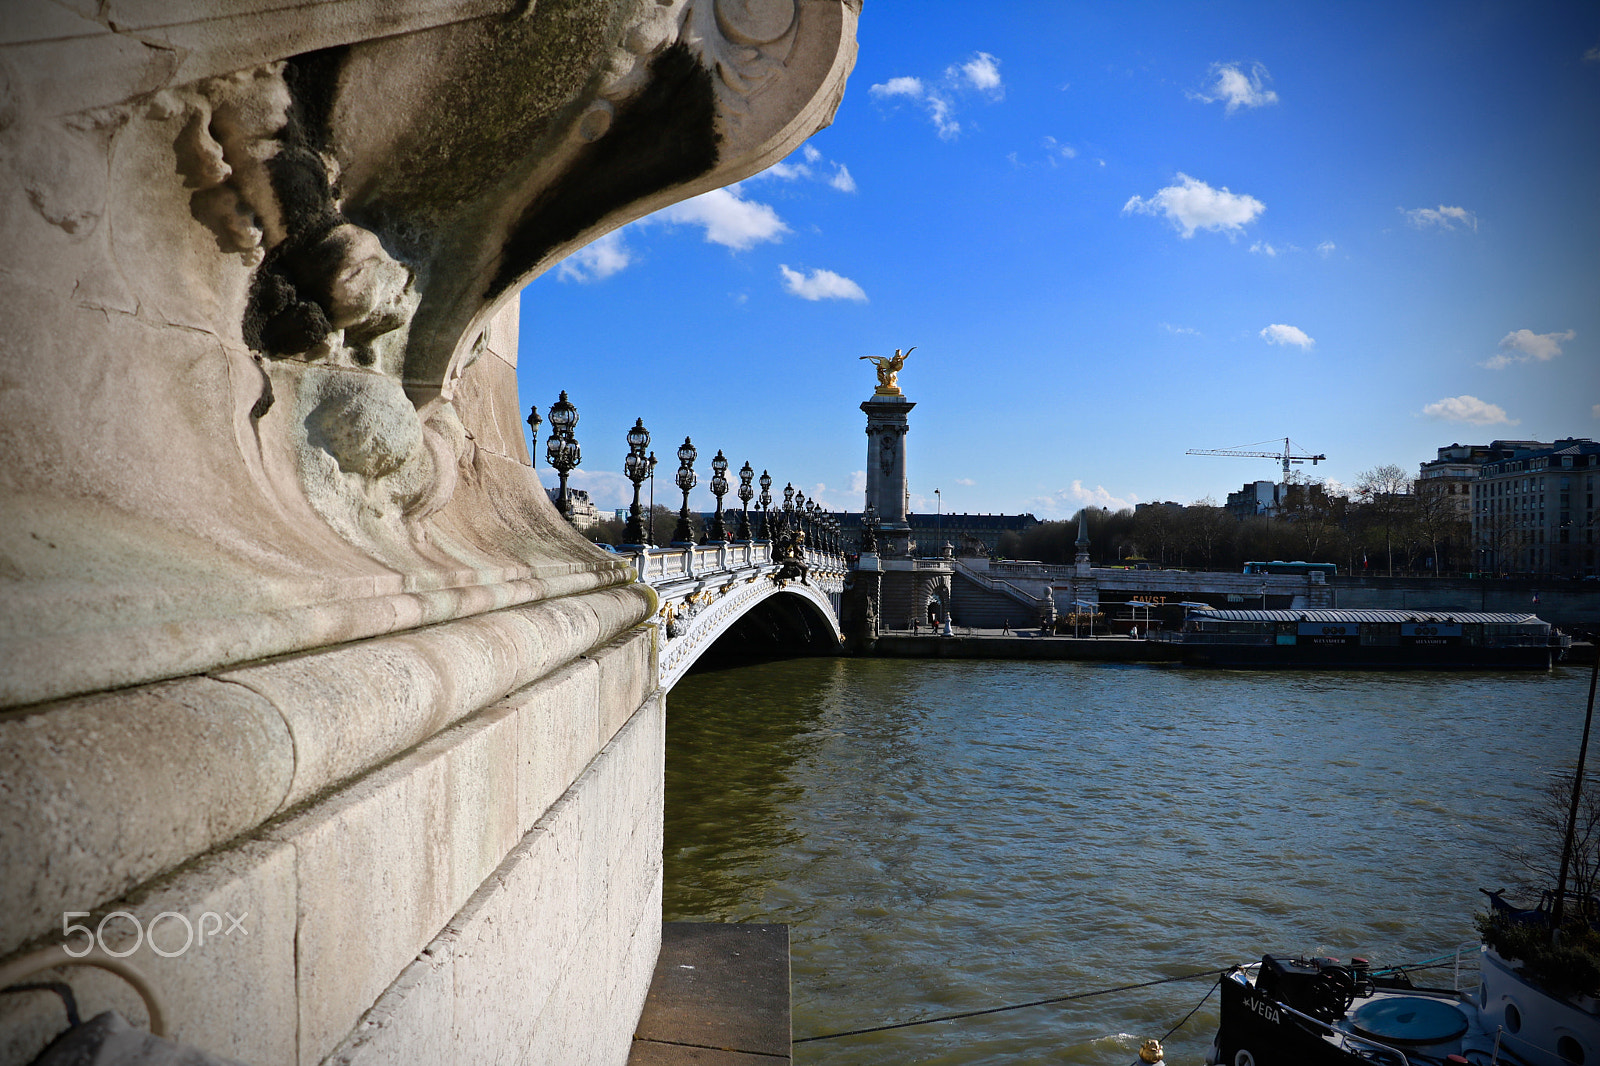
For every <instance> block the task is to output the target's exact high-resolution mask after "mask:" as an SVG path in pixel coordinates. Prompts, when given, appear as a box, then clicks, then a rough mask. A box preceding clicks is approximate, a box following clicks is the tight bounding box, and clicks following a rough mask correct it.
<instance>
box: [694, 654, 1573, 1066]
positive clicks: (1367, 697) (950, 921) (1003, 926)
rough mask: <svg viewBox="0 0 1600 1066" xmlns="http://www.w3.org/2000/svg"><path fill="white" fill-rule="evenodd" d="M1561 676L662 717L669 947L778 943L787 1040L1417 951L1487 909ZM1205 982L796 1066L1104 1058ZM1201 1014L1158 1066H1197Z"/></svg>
mask: <svg viewBox="0 0 1600 1066" xmlns="http://www.w3.org/2000/svg"><path fill="white" fill-rule="evenodd" d="M1587 681H1588V677H1587V671H1582V672H1581V673H1580V672H1579V671H1575V670H1557V671H1555V672H1554V673H1551V674H1529V675H1509V674H1506V675H1486V674H1373V673H1305V674H1284V673H1246V672H1229V671H1196V670H1177V669H1161V668H1151V667H1142V666H1128V667H1118V666H1107V665H1098V664H1080V663H1026V662H940V661H905V660H887V659H806V660H799V661H793V662H783V663H771V664H766V665H760V666H747V667H740V668H737V669H732V670H726V671H720V672H715V673H706V674H699V675H693V676H690V677H688V678H686V679H685V680H683V681H682V682H680V683H679V684H678V686H677V687H676V688H674V689H673V691H672V693H671V695H670V697H669V700H668V737H667V811H666V818H667V822H666V890H665V891H666V902H665V911H666V915H665V917H666V919H667V920H668V921H772V922H787V923H789V924H790V926H791V927H792V928H791V938H792V945H793V991H794V1032H795V1036H796V1038H800V1037H805V1036H809V1035H813V1034H818V1033H828V1032H835V1031H839V1030H845V1029H855V1028H862V1027H867V1026H872V1025H880V1024H884V1023H888V1022H896V1021H905V1020H910V1019H914V1018H918V1017H924V1016H928V1015H933V1014H943V1013H951V1012H956V1011H963V1010H977V1009H982V1008H986V1007H994V1006H1000V1005H1004V1004H1008V1003H1016V1002H1022V1001H1027V1000H1034V999H1042V998H1046V997H1051V996H1057V995H1064V994H1068V993H1073V992H1080V991H1087V990H1091V989H1097V988H1104V987H1108V986H1114V985H1120V984H1128V983H1133V982H1137V981H1145V980H1151V979H1154V978H1159V977H1167V976H1173V975H1178V974H1186V973H1190V972H1193V971H1198V970H1205V969H1213V970H1214V969H1220V968H1221V967H1223V966H1225V965H1228V964H1230V963H1233V962H1238V961H1250V960H1253V959H1258V958H1259V957H1260V956H1261V954H1262V953H1263V952H1266V951H1275V952H1292V951H1307V952H1310V951H1315V952H1317V953H1319V954H1327V955H1334V956H1341V957H1344V956H1349V955H1350V954H1352V953H1356V954H1366V955H1368V956H1369V957H1370V958H1372V959H1373V960H1374V962H1377V963H1386V962H1405V961H1414V960H1419V959H1423V958H1429V957H1432V956H1435V955H1437V954H1438V953H1439V952H1440V951H1442V950H1447V949H1448V948H1450V947H1452V946H1454V945H1455V944H1456V943H1458V942H1460V941H1463V940H1467V939H1469V938H1470V937H1471V936H1472V935H1473V934H1472V923H1471V915H1472V913H1473V912H1474V911H1475V910H1476V909H1478V907H1479V904H1480V901H1481V897H1480V896H1479V894H1478V891H1477V889H1478V887H1479V886H1483V887H1488V888H1495V887H1500V886H1502V885H1503V884H1506V883H1508V882H1509V881H1510V880H1512V878H1511V874H1510V870H1509V867H1508V866H1507V864H1506V863H1505V861H1504V860H1503V859H1502V858H1500V856H1499V854H1498V852H1497V848H1499V847H1502V846H1504V845H1506V844H1508V843H1510V842H1512V841H1514V840H1515V839H1516V838H1517V834H1518V832H1519V813H1520V812H1521V811H1522V810H1524V809H1526V807H1527V806H1528V804H1529V803H1530V802H1531V801H1532V798H1533V792H1534V789H1535V787H1536V784H1537V780H1538V775H1539V773H1540V771H1541V768H1543V767H1545V766H1547V765H1549V764H1552V763H1553V762H1558V761H1559V762H1565V761H1570V760H1571V759H1572V758H1573V757H1575V755H1576V750H1577V743H1578V737H1579V734H1580V731H1581V728H1582V715H1583V701H1584V698H1585V696H1586V694H1587ZM1210 984H1211V982H1210V981H1209V980H1205V981H1194V982H1184V983H1177V984H1169V985H1164V986H1161V987H1158V988H1153V989H1147V990H1142V991H1136V992H1126V993H1119V994H1116V995H1112V996H1106V997H1102V998H1096V999H1090V1000H1086V1001H1082V1002H1078V1003H1068V1004H1063V1005H1059V1006H1045V1007H1034V1008H1030V1009H1027V1010H1022V1011H1015V1012H1011V1013H1005V1014H998V1015H991V1016H987V1017H982V1018H973V1019H967V1020H962V1021H956V1022H944V1023H938V1024H935V1025H929V1026H923V1027H917V1028H911V1029H903V1030H898V1031H894V1032H888V1033H880V1034H874V1035H869V1036H858V1037H849V1038H844V1039H840V1040H830V1041H823V1042H818V1043H801V1044H797V1045H796V1047H795V1057H796V1061H797V1062H800V1063H845V1064H849V1063H858V1064H868V1063H871V1064H879V1063H885V1064H886V1063H942V1064H954V1063H963V1064H976V1063H995V1064H998V1063H1019V1062H1050V1063H1106V1064H1117V1066H1122V1064H1125V1063H1128V1062H1130V1061H1131V1060H1132V1059H1133V1057H1134V1053H1135V1051H1136V1049H1137V1047H1138V1044H1139V1042H1140V1041H1141V1040H1143V1039H1145V1038H1147V1037H1152V1036H1154V1037H1159V1036H1161V1035H1162V1034H1163V1033H1165V1032H1166V1031H1167V1030H1168V1029H1169V1028H1171V1027H1172V1026H1173V1025H1174V1024H1176V1023H1177V1022H1178V1021H1179V1020H1180V1019H1181V1018H1182V1017H1183V1016H1184V1014H1185V1013H1187V1012H1188V1011H1189V1010H1190V1009H1191V1008H1192V1007H1194V1006H1195V1004H1196V1003H1197V1002H1198V1001H1199V1000H1200V998H1201V996H1202V995H1204V994H1205V992H1206V989H1208V988H1209V987H1210ZM1216 1022H1217V1007H1216V999H1215V997H1214V996H1213V997H1212V998H1211V999H1210V1000H1209V1001H1208V1002H1207V1003H1206V1004H1205V1006H1203V1007H1201V1009H1200V1010H1199V1011H1198V1013H1196V1014H1195V1015H1194V1017H1193V1018H1192V1019H1190V1020H1189V1022H1188V1023H1187V1024H1186V1025H1185V1026H1184V1027H1183V1028H1182V1029H1181V1030H1179V1031H1178V1032H1177V1033H1176V1034H1174V1035H1173V1036H1172V1038H1171V1039H1170V1040H1168V1041H1167V1045H1166V1046H1167V1050H1168V1056H1167V1058H1168V1062H1169V1063H1172V1064H1173V1066H1178V1064H1196V1063H1200V1062H1201V1061H1203V1059H1204V1055H1205V1050H1206V1048H1207V1047H1208V1046H1209V1045H1210V1042H1211V1037H1212V1034H1213V1033H1214V1031H1215V1029H1216Z"/></svg>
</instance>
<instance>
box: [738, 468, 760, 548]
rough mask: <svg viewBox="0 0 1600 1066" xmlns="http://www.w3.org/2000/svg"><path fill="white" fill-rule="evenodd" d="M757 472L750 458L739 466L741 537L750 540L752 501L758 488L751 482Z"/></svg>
mask: <svg viewBox="0 0 1600 1066" xmlns="http://www.w3.org/2000/svg"><path fill="white" fill-rule="evenodd" d="M755 476H756V472H755V470H754V469H753V468H752V467H751V466H750V460H748V459H746V460H745V461H744V466H742V467H740V468H739V503H740V504H741V505H742V513H741V514H740V516H739V539H740V540H750V539H751V538H750V501H751V500H752V499H753V498H754V497H755V494H756V490H755V489H753V488H751V487H750V482H751V481H753V480H754V479H755Z"/></svg>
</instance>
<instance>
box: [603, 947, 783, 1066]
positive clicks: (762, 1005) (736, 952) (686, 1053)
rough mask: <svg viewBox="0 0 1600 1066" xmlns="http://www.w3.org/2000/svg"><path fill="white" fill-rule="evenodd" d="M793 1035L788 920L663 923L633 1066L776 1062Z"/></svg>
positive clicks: (768, 1065) (766, 1065) (751, 1065)
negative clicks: (784, 922)
mask: <svg viewBox="0 0 1600 1066" xmlns="http://www.w3.org/2000/svg"><path fill="white" fill-rule="evenodd" d="M792 1037H793V1033H792V1029H791V1023H790V1017H789V927H788V926H787V925H757V924H753V923H752V924H734V925H721V924H713V923H698V922H667V923H665V924H663V925H662V927H661V954H660V956H659V957H658V959H657V961H656V970H655V976H654V978H653V979H652V980H651V982H650V995H649V997H648V998H647V999H646V1000H645V1004H644V1013H643V1014H642V1015H641V1016H640V1018H639V1027H638V1029H637V1030H636V1031H635V1032H634V1035H633V1050H632V1052H631V1054H630V1055H629V1056H628V1064H629V1066H682V1064H688V1063H696V1064H703V1066H756V1064H761V1066H774V1064H776V1063H787V1062H790V1061H791V1054H790V1041H791V1039H792Z"/></svg>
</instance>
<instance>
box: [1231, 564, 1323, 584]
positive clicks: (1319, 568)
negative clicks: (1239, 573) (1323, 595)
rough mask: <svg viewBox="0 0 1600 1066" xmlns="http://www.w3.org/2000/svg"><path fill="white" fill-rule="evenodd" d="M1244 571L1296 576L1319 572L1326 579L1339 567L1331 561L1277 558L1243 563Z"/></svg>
mask: <svg viewBox="0 0 1600 1066" xmlns="http://www.w3.org/2000/svg"><path fill="white" fill-rule="evenodd" d="M1244 572H1245V573H1247V574H1292V575H1294V576H1296V577H1305V576H1306V575H1307V574H1321V575H1322V576H1323V578H1324V580H1326V579H1327V578H1330V577H1333V576H1334V575H1335V574H1337V573H1338V572H1339V568H1338V566H1336V565H1335V564H1333V563H1286V562H1283V561H1282V560H1278V561H1275V562H1270V563H1245V564H1244Z"/></svg>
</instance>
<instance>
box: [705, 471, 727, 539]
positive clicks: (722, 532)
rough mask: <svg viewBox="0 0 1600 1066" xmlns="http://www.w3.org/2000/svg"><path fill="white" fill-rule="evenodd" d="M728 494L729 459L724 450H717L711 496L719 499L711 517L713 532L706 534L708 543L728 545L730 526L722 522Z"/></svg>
mask: <svg viewBox="0 0 1600 1066" xmlns="http://www.w3.org/2000/svg"><path fill="white" fill-rule="evenodd" d="M727 494H728V459H727V456H725V455H723V454H722V449H721V448H718V449H717V457H716V458H715V459H713V460H711V495H713V496H715V497H716V498H717V509H716V511H715V512H714V513H713V514H712V516H711V531H710V532H709V533H707V534H706V543H707V544H709V543H711V542H712V541H718V542H722V543H726V542H727V540H728V525H727V523H726V522H724V521H723V520H722V498H723V497H724V496H726V495H727Z"/></svg>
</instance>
